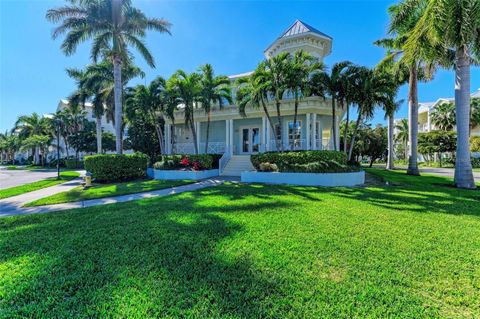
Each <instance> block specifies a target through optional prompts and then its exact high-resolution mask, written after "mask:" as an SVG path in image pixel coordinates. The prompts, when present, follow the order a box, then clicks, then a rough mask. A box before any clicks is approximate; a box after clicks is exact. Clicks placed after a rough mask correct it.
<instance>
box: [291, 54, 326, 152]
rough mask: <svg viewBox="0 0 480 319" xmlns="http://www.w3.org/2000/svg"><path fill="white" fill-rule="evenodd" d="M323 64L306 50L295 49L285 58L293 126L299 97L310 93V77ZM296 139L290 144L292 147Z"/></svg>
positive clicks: (322, 67)
mask: <svg viewBox="0 0 480 319" xmlns="http://www.w3.org/2000/svg"><path fill="white" fill-rule="evenodd" d="M324 71H325V66H324V64H323V63H321V62H316V61H315V58H314V57H313V56H312V55H311V54H309V53H308V52H306V51H303V50H299V51H296V52H295V53H294V54H293V56H291V57H290V59H288V60H287V68H286V73H287V74H286V79H285V81H286V88H287V90H288V91H289V92H290V93H291V94H292V95H293V99H294V105H295V107H294V113H293V128H294V129H296V127H297V116H298V106H299V102H300V99H301V98H302V97H303V96H305V95H309V94H310V90H309V89H310V79H311V77H312V76H313V75H314V74H316V73H318V72H324ZM295 143H296V141H294V142H293V144H292V145H291V147H292V149H293V147H294V146H295Z"/></svg>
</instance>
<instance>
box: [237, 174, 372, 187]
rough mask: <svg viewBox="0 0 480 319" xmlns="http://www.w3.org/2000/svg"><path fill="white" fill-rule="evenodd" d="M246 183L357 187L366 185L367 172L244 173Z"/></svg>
mask: <svg viewBox="0 0 480 319" xmlns="http://www.w3.org/2000/svg"><path fill="white" fill-rule="evenodd" d="M241 181H242V182H244V183H265V184H291V185H302V186H357V185H362V184H363V183H365V172H364V171H358V172H348V173H284V172H257V171H246V172H242V175H241Z"/></svg>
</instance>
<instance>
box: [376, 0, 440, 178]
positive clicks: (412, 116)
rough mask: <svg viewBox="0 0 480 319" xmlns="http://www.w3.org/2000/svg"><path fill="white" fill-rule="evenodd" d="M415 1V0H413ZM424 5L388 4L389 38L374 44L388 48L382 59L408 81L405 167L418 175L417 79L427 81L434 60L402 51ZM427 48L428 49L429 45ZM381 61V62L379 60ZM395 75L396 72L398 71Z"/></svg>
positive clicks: (410, 172)
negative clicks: (407, 138)
mask: <svg viewBox="0 0 480 319" xmlns="http://www.w3.org/2000/svg"><path fill="white" fill-rule="evenodd" d="M415 1H416V0H415ZM423 10H424V6H413V7H410V8H409V10H406V9H405V5H404V4H403V3H400V4H398V5H393V6H391V7H390V8H389V9H388V11H389V15H390V26H389V30H388V33H389V35H390V36H391V37H390V38H386V39H382V40H378V41H376V42H375V44H376V45H378V46H381V47H384V48H385V49H387V55H386V57H385V59H384V61H383V62H387V63H390V62H395V68H396V70H397V73H403V75H402V76H401V78H403V80H401V81H402V82H406V83H408V121H409V123H410V124H409V129H410V133H409V143H408V154H409V157H408V169H407V174H409V175H419V170H418V161H417V160H418V81H419V80H421V81H426V80H430V79H431V77H432V75H433V72H434V70H435V68H434V66H435V64H434V63H431V62H432V61H431V60H428V59H426V58H425V55H423V54H422V55H418V56H416V57H415V59H409V58H408V56H407V54H405V53H406V52H405V46H406V44H407V40H408V37H409V35H410V34H411V32H412V30H413V29H414V28H415V25H416V24H417V22H418V21H419V19H420V17H421V15H422V12H423ZM420 43H421V44H422V45H424V46H425V47H426V48H427V45H426V44H425V41H424V39H419V42H418V44H419V45H420ZM428 49H429V48H428ZM381 63H382V62H381ZM397 75H398V74H397Z"/></svg>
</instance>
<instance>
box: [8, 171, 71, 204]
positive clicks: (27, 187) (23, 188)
mask: <svg viewBox="0 0 480 319" xmlns="http://www.w3.org/2000/svg"><path fill="white" fill-rule="evenodd" d="M78 176H80V174H79V173H78V172H74V171H65V172H60V179H57V178H56V177H52V178H47V179H43V180H40V181H36V182H33V183H29V184H24V185H20V186H15V187H11V188H6V189H2V190H0V199H3V198H7V197H12V196H17V195H21V194H25V193H29V192H33V191H36V190H39V189H42V188H46V187H50V186H54V185H57V184H61V183H65V182H66V181H69V180H72V179H74V178H76V177H78Z"/></svg>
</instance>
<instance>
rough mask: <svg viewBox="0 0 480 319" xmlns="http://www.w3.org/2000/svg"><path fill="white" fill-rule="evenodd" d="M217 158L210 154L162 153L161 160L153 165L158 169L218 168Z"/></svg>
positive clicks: (198, 169) (195, 169)
mask: <svg viewBox="0 0 480 319" xmlns="http://www.w3.org/2000/svg"><path fill="white" fill-rule="evenodd" d="M218 159H219V157H218V155H211V154H198V155H163V156H162V160H161V161H159V162H157V163H155V164H154V165H153V167H154V168H155V169H159V170H192V171H200V170H208V169H212V168H218ZM214 162H215V163H214ZM214 164H215V165H214Z"/></svg>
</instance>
